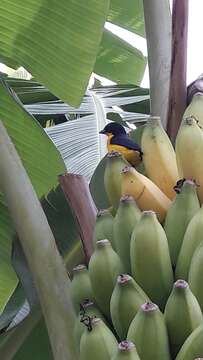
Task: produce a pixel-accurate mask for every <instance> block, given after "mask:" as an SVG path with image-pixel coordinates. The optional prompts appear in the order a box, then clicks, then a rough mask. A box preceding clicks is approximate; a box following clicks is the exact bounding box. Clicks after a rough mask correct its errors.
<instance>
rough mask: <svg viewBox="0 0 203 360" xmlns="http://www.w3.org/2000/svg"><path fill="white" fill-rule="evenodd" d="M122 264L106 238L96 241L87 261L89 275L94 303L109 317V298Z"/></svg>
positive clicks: (121, 269) (121, 271)
mask: <svg viewBox="0 0 203 360" xmlns="http://www.w3.org/2000/svg"><path fill="white" fill-rule="evenodd" d="M121 273H123V266H122V263H121V260H120V258H119V256H118V255H117V254H116V252H115V251H114V250H113V249H112V246H111V244H110V242H109V241H108V240H107V239H104V240H100V241H97V243H96V249H95V251H94V253H93V254H92V256H91V259H90V262H89V275H90V279H91V283H92V288H93V292H94V295H95V298H96V303H97V305H98V306H99V308H100V309H101V311H102V312H103V313H104V315H106V316H107V317H108V318H110V299H111V295H112V292H113V289H114V286H115V284H116V279H117V277H118V275H119V274H121Z"/></svg>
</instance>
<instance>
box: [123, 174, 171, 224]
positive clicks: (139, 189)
mask: <svg viewBox="0 0 203 360" xmlns="http://www.w3.org/2000/svg"><path fill="white" fill-rule="evenodd" d="M122 195H131V196H133V197H134V199H135V201H136V203H137V205H138V206H139V208H140V210H153V211H154V212H155V213H156V214H157V217H158V219H159V221H160V222H163V221H164V219H165V216H166V213H167V210H168V208H169V206H170V205H171V200H170V199H169V198H168V197H167V196H166V195H165V194H164V193H163V192H162V191H161V190H160V189H159V188H158V186H157V185H155V184H154V183H153V182H152V181H151V180H150V179H148V178H147V177H146V176H144V175H142V174H140V173H139V172H138V171H136V170H135V169H134V168H133V167H125V168H124V169H123V170H122Z"/></svg>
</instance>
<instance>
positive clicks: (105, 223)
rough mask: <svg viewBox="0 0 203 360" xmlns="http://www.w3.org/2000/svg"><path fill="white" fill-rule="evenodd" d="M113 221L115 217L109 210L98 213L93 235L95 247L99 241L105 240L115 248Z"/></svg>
mask: <svg viewBox="0 0 203 360" xmlns="http://www.w3.org/2000/svg"><path fill="white" fill-rule="evenodd" d="M113 221H114V217H113V216H112V214H111V213H110V211H109V210H100V211H98V213H97V218H96V223H95V227H94V233H93V240H94V247H95V244H96V242H97V241H99V240H103V239H108V240H109V241H110V242H111V245H112V246H113V247H114V241H113Z"/></svg>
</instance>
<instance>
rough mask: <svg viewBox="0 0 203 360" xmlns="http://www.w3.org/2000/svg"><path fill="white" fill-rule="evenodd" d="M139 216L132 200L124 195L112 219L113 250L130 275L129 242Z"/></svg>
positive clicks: (139, 213)
mask: <svg viewBox="0 0 203 360" xmlns="http://www.w3.org/2000/svg"><path fill="white" fill-rule="evenodd" d="M140 216H141V212H140V209H139V208H138V206H137V204H136V202H135V200H134V198H133V197H132V196H129V195H124V196H122V197H121V199H120V204H119V207H118V210H117V213H116V216H115V218H114V225H113V232H114V244H115V249H116V251H117V253H118V255H119V256H120V259H121V261H122V262H123V265H124V270H125V271H126V272H127V273H128V274H130V273H131V267H130V241H131V235H132V232H133V229H134V227H135V225H136V224H137V222H138V221H139V219H140Z"/></svg>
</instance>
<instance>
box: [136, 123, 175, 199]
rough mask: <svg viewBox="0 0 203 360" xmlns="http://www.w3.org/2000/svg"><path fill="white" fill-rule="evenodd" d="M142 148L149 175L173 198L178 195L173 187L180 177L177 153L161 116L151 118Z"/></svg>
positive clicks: (146, 127)
mask: <svg viewBox="0 0 203 360" xmlns="http://www.w3.org/2000/svg"><path fill="white" fill-rule="evenodd" d="M141 148H142V151H143V162H144V166H145V170H146V174H147V176H148V177H149V178H150V179H151V180H152V181H153V182H154V183H155V184H156V185H157V186H158V187H159V188H160V189H161V190H162V191H163V193H164V194H165V195H166V196H167V197H168V198H170V199H173V198H174V197H175V195H176V194H175V191H174V189H173V187H174V186H175V184H176V182H177V181H178V179H179V175H178V168H177V163H176V155H175V151H174V148H173V145H172V144H171V141H170V139H169V137H168V135H167V134H166V132H165V130H164V128H163V126H162V124H161V120H160V118H159V117H151V118H149V120H148V122H147V124H146V126H145V128H144V131H143V134H142V141H141Z"/></svg>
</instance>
